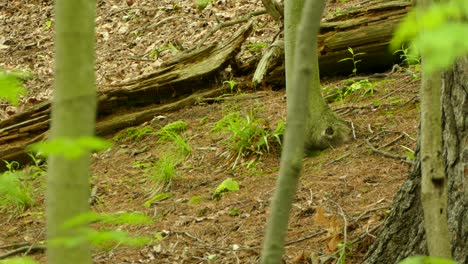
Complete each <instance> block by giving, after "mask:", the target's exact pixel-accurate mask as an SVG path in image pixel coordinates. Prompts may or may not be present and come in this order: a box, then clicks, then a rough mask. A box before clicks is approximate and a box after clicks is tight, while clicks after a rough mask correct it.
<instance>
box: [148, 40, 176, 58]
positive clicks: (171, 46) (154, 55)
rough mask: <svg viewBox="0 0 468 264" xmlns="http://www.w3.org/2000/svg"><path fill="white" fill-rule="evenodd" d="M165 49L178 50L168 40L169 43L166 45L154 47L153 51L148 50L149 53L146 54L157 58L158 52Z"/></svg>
mask: <svg viewBox="0 0 468 264" xmlns="http://www.w3.org/2000/svg"><path fill="white" fill-rule="evenodd" d="M165 50H172V51H175V52H178V51H179V49H178V48H177V47H176V46H175V45H174V44H172V42H169V44H167V46H163V47H159V48H156V49H154V50H153V51H151V52H150V54H149V55H148V56H149V57H150V58H151V59H157V58H158V57H159V54H160V53H161V52H163V51H165Z"/></svg>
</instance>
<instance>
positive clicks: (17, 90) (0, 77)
mask: <svg viewBox="0 0 468 264" xmlns="http://www.w3.org/2000/svg"><path fill="white" fill-rule="evenodd" d="M20 79H21V78H20V76H18V73H11V72H9V73H7V72H3V71H0V100H6V101H7V102H9V103H11V104H13V105H17V104H18V103H19V98H20V96H21V95H25V94H26V89H24V87H23V84H22V83H21V81H20Z"/></svg>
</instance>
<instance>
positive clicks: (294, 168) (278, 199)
mask: <svg viewBox="0 0 468 264" xmlns="http://www.w3.org/2000/svg"><path fill="white" fill-rule="evenodd" d="M298 2H299V1H287V2H286V21H285V24H286V25H287V29H286V33H287V34H288V35H287V36H288V37H289V38H291V39H289V40H288V43H289V44H291V45H292V44H294V45H295V49H289V50H287V54H288V55H289V56H294V57H293V58H288V56H286V57H287V60H288V62H289V64H288V65H290V66H293V67H290V68H289V69H288V71H289V72H288V76H287V80H286V81H287V82H288V84H290V86H288V91H289V96H288V99H287V110H288V116H287V124H288V125H287V127H286V131H285V142H284V148H283V151H282V154H281V166H280V172H279V177H278V181H277V183H276V190H275V194H274V196H273V199H272V203H271V214H270V216H269V217H268V223H267V229H266V235H265V240H264V243H263V250H262V256H261V261H260V263H262V264H276V263H277V264H279V263H282V262H283V261H282V256H283V253H284V241H285V239H286V234H287V230H288V221H289V214H290V211H291V207H292V204H293V201H294V198H295V196H296V190H297V184H298V182H299V176H300V175H301V170H302V159H303V156H304V142H305V141H306V135H307V132H306V129H307V119H308V114H307V112H308V111H309V103H310V102H309V101H310V100H309V96H308V94H309V93H310V92H311V91H312V90H319V89H320V82H319V80H318V78H314V76H318V72H316V68H317V64H318V61H317V48H316V43H317V34H318V30H319V28H320V15H321V14H322V12H323V9H324V7H325V0H310V1H308V3H307V4H306V5H305V7H304V10H301V9H302V8H298V7H302V5H301V4H298ZM302 4H303V3H302ZM291 21H294V22H293V24H294V26H293V25H292V24H291V23H290V22H291ZM299 21H300V23H298V22H299ZM298 24H299V27H297V25H298ZM296 28H297V32H298V33H299V35H296V34H295V33H294V35H292V34H290V32H289V30H290V29H293V30H294V31H295V30H296ZM312 43H313V44H314V45H312ZM288 48H292V47H288ZM304 57H306V58H307V57H310V58H312V63H310V62H309V61H307V60H304V59H303V58H304ZM293 69H294V70H293ZM307 84H310V85H307Z"/></svg>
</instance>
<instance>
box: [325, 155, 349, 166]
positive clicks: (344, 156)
mask: <svg viewBox="0 0 468 264" xmlns="http://www.w3.org/2000/svg"><path fill="white" fill-rule="evenodd" d="M349 155H351V153H347V154H345V155H343V156H341V157H338V158H336V159H334V160H332V161H330V162H328V163H326V164H325V166H328V165H330V164H333V163H335V162H337V161H340V160H342V159H344V158H346V157H348V156H349Z"/></svg>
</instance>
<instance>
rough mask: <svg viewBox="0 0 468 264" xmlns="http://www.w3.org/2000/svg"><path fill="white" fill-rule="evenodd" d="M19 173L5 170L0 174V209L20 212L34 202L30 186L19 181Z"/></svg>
mask: <svg viewBox="0 0 468 264" xmlns="http://www.w3.org/2000/svg"><path fill="white" fill-rule="evenodd" d="M20 178H21V173H19V172H17V171H7V172H5V173H3V174H0V210H13V211H14V213H15V214H20V213H22V212H23V211H24V210H26V209H27V208H29V207H31V206H32V205H33V204H34V199H33V197H32V187H31V186H30V185H27V184H25V183H23V182H22V181H21V179H20Z"/></svg>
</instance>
